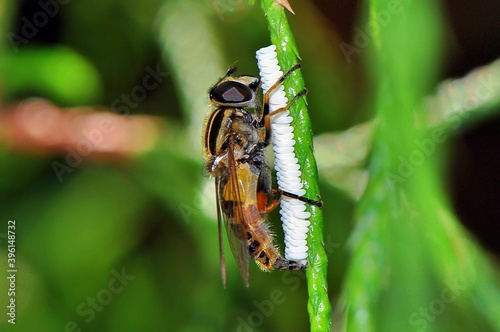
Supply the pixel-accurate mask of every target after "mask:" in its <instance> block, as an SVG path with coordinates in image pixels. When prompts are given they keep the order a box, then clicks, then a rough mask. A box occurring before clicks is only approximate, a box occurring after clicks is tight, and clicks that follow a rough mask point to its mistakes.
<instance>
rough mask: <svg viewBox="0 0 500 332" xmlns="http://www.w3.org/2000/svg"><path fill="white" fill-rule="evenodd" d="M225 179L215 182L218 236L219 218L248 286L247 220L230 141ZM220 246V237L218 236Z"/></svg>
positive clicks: (223, 267) (223, 265)
mask: <svg viewBox="0 0 500 332" xmlns="http://www.w3.org/2000/svg"><path fill="white" fill-rule="evenodd" d="M226 180H227V181H221V180H219V181H218V183H217V184H216V186H217V191H218V195H217V198H218V204H217V205H218V210H219V236H221V235H222V234H221V233H222V231H221V229H220V228H221V226H220V223H221V222H220V220H221V219H222V220H224V226H225V228H226V233H227V237H228V240H229V246H230V248H231V251H232V253H233V255H234V258H235V259H236V263H237V264H238V267H239V269H240V273H241V277H242V278H243V281H244V282H245V285H246V286H247V287H248V285H249V282H250V272H249V253H248V248H247V244H246V229H247V222H246V220H245V215H244V211H243V205H242V201H241V196H242V195H241V194H240V190H241V187H240V186H239V182H238V176H237V173H236V163H235V161H234V154H233V144H232V141H230V144H229V147H228V173H227V177H226ZM219 241H220V245H221V246H222V237H220V240H219ZM223 258H224V257H223V251H222V250H221V269H223V281H224V278H225V262H224V263H222V262H223V260H222V259H223Z"/></svg>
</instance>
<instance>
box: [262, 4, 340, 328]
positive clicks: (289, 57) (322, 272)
mask: <svg viewBox="0 0 500 332" xmlns="http://www.w3.org/2000/svg"><path fill="white" fill-rule="evenodd" d="M261 5H262V10H263V12H264V16H265V17H266V20H267V22H268V26H269V32H270V36H271V42H272V43H273V44H274V45H276V52H277V54H278V61H279V63H280V66H281V68H282V70H283V71H286V70H287V69H288V68H291V67H292V66H293V65H295V64H297V63H298V62H299V56H298V52H297V47H296V44H295V40H294V38H293V35H292V32H291V30H290V27H289V25H288V21H287V19H286V15H285V12H284V9H283V7H282V6H281V5H278V4H276V3H275V2H274V1H273V0H262V3H261ZM304 86H305V85H304V80H303V78H302V74H301V72H300V71H295V72H294V73H293V74H292V75H291V76H290V77H289V78H287V80H285V82H284V87H285V92H286V94H287V96H288V98H291V97H293V96H295V95H296V94H297V93H298V92H299V91H301V90H302V89H303V88H304ZM290 113H291V116H292V118H293V119H294V121H293V123H292V125H293V127H294V134H295V138H296V140H297V142H296V144H295V154H296V156H297V158H298V159H299V162H300V163H301V165H300V169H301V171H302V181H303V183H304V188H305V189H306V196H307V197H309V198H312V199H319V197H320V195H319V188H318V171H317V167H316V160H315V158H314V154H313V134H312V129H311V122H310V120H309V115H308V113H307V103H306V99H305V98H299V99H298V100H297V101H296V102H295V103H294V104H293V105H292V107H291V108H290ZM308 209H309V211H310V212H311V218H310V222H311V225H310V227H309V235H308V247H309V267H308V268H307V270H306V277H307V284H308V292H309V300H308V304H307V309H308V312H309V318H310V324H311V331H328V330H329V329H330V326H331V305H330V300H329V299H328V286H327V280H326V273H327V257H326V252H325V249H324V247H323V215H322V212H321V209H319V208H317V207H315V206H309V207H308Z"/></svg>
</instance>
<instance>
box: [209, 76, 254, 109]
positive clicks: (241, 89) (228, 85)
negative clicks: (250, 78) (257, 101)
mask: <svg viewBox="0 0 500 332" xmlns="http://www.w3.org/2000/svg"><path fill="white" fill-rule="evenodd" d="M254 96H255V93H254V91H253V90H252V89H251V88H250V87H249V86H248V85H245V84H242V83H239V82H234V81H228V82H223V83H220V84H219V85H217V86H216V87H214V88H213V89H212V91H210V99H211V100H212V101H214V102H217V103H221V104H245V103H247V102H249V101H252V100H253V99H254Z"/></svg>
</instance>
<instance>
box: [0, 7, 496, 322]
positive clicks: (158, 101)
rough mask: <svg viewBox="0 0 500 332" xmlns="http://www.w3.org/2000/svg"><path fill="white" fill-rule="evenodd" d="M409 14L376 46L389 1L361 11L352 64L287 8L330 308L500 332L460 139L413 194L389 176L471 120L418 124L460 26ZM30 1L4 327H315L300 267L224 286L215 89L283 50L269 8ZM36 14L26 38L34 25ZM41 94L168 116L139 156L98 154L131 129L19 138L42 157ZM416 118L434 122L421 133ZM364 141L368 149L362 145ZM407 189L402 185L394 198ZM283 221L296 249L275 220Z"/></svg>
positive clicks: (1, 98)
mask: <svg viewBox="0 0 500 332" xmlns="http://www.w3.org/2000/svg"><path fill="white" fill-rule="evenodd" d="M61 2H63V1H61ZM403 2H404V3H405V4H406V3H408V4H409V3H411V6H412V7H411V8H412V10H408V11H403V12H401V13H400V14H399V16H397V17H396V16H394V17H392V19H391V23H390V24H387V26H384V27H383V28H382V29H381V30H380V31H379V32H380V33H378V34H377V37H376V38H371V37H369V40H368V41H367V44H366V46H363V47H361V46H360V45H358V44H356V40H357V41H362V40H361V39H359V38H361V37H359V35H356V33H358V34H359V32H358V31H365V30H364V29H365V27H366V24H367V22H368V20H369V19H370V17H372V19H373V15H376V14H377V13H380V12H382V11H383V10H385V8H386V7H387V6H390V4H389V3H386V2H385V1H371V2H369V1H365V2H363V6H361V5H360V7H359V11H360V12H359V14H358V17H359V18H358V19H357V21H356V23H355V24H356V26H355V27H354V29H353V41H352V42H351V44H350V45H351V46H355V47H356V51H355V52H354V53H351V54H350V55H349V56H346V53H345V52H346V51H345V49H343V48H342V47H341V45H342V41H341V40H342V39H341V38H340V36H339V34H338V32H337V31H336V30H335V29H334V28H333V27H332V22H329V19H328V17H326V16H325V15H324V14H323V13H322V12H321V11H320V10H319V9H318V7H316V6H315V5H314V4H313V3H312V2H308V1H302V2H301V1H291V5H292V8H293V9H294V11H295V13H296V15H295V16H292V15H290V14H287V15H288V17H289V20H290V24H291V26H292V29H293V32H294V34H295V38H296V42H297V46H298V50H299V53H300V56H301V63H302V68H303V69H302V73H303V75H304V79H305V84H306V86H307V87H308V89H309V94H308V96H307V101H308V104H309V105H308V109H309V114H310V117H311V122H312V126H313V129H314V134H316V135H320V134H321V135H323V136H321V138H319V139H318V140H317V148H318V150H319V152H321V153H320V155H318V167H319V169H320V171H321V170H323V171H324V174H322V173H321V172H320V180H321V183H320V185H321V194H322V198H323V200H324V202H325V206H324V208H323V215H324V218H325V221H324V230H323V233H324V242H325V250H326V253H327V255H328V259H329V270H328V282H329V292H330V300H331V302H332V304H333V305H337V307H338V309H337V311H335V312H334V316H333V319H332V320H333V321H334V325H335V324H338V325H336V326H339V325H341V324H342V323H343V322H347V325H346V327H347V329H348V330H353V331H369V330H373V331H393V330H398V331H420V330H424V329H422V328H423V325H425V326H426V328H427V329H428V330H437V331H448V330H457V331H458V330H461V331H464V330H469V331H476V330H482V331H500V328H499V326H498V324H499V323H498V322H499V321H498V319H497V320H496V321H495V313H496V312H499V309H498V307H499V302H498V301H499V300H498V282H497V283H496V284H495V281H494V277H493V273H494V272H492V271H493V269H492V267H491V266H490V265H489V263H488V262H487V260H486V258H485V255H484V253H483V252H482V251H481V249H480V248H479V247H478V246H477V245H476V244H475V243H474V242H473V241H471V240H466V238H467V236H466V235H465V232H464V231H463V229H462V228H461V227H460V226H459V224H458V221H457V218H456V217H455V216H454V215H453V213H452V211H450V208H449V203H448V198H447V196H446V194H445V193H444V191H443V189H442V183H441V180H439V176H440V175H439V174H438V173H437V170H440V169H442V168H444V167H445V165H446V158H445V156H446V149H447V144H446V143H451V142H450V140H446V139H445V140H444V141H443V142H442V143H440V144H436V145H435V149H434V150H433V151H434V152H433V153H432V154H431V155H430V156H429V157H428V158H426V160H425V162H423V163H422V164H423V165H422V166H421V167H416V168H415V171H414V173H412V175H411V176H410V177H408V179H407V181H403V182H404V183H403V184H402V185H401V184H399V183H398V178H391V179H392V180H393V181H392V182H391V181H389V183H388V182H387V181H386V179H387V178H386V177H385V175H387V174H388V172H394V174H397V172H398V167H401V166H400V164H398V162H400V159H399V156H400V155H402V156H404V158H406V159H408V158H410V156H411V155H410V154H411V153H412V151H414V150H415V146H414V140H415V139H417V140H420V141H424V140H425V139H428V138H429V136H428V135H431V136H430V137H441V136H439V133H437V134H436V131H435V130H441V129H443V130H444V132H446V133H447V134H446V137H451V136H452V135H454V134H455V132H454V130H456V128H457V127H458V126H455V124H456V122H451V121H450V122H446V121H445V123H444V124H443V123H442V122H440V121H438V122H437V123H434V122H432V121H431V120H432V119H431V120H429V123H430V124H429V125H430V126H431V127H430V128H431V129H430V131H429V129H428V128H429V127H427V129H425V130H424V127H426V125H427V124H426V125H424V126H422V121H426V120H427V119H428V117H427V116H426V115H423V114H424V113H425V112H424V107H427V108H426V109H425V110H426V111H432V107H430V106H428V105H432V103H426V102H425V100H429V99H425V98H424V97H425V96H428V95H430V94H433V93H434V92H433V91H435V90H436V88H435V87H436V86H437V84H438V82H439V80H441V79H442V77H440V76H439V72H440V71H439V66H440V64H441V63H442V62H443V59H445V57H446V55H445V54H443V53H442V52H440V49H442V47H444V46H439V45H441V44H442V43H444V41H443V40H445V39H446V38H443V34H444V33H445V32H446V31H447V26H446V24H447V21H446V18H445V15H443V14H442V13H441V11H440V8H439V6H438V5H437V4H435V3H434V2H432V3H431V1H425V2H421V1H419V2H416V1H403ZM27 3H28V1H24V2H22V1H19V2H11V1H5V0H0V8H1V10H0V34H1V35H2V36H3V38H2V39H1V42H0V262H2V263H1V265H0V266H1V267H2V271H1V272H0V275H1V276H2V278H0V303H2V304H4V305H3V306H2V308H3V309H2V311H1V312H0V314H1V315H2V316H1V317H3V318H2V319H1V320H0V330H2V331H10V330H17V331H39V330H42V331H78V329H77V328H81V330H82V331H85V330H87V331H139V330H145V331H163V330H168V331H234V330H239V331H250V330H251V329H254V330H258V331H290V330H291V331H304V330H307V329H308V327H309V322H308V315H307V308H306V303H307V289H306V283H305V276H304V274H303V273H300V272H297V273H295V272H293V273H292V272H286V273H281V272H273V273H270V274H267V273H262V272H260V271H258V269H257V268H256V267H255V264H253V263H252V271H251V286H250V288H248V289H247V288H245V287H244V285H243V282H242V281H241V280H240V278H239V273H238V271H237V267H236V265H235V264H234V261H233V259H232V258H231V257H230V256H229V251H228V250H226V252H227V257H226V258H227V262H228V264H229V266H228V285H227V289H223V288H222V284H221V281H220V271H219V257H218V240H217V226H216V222H215V202H214V197H213V183H212V180H208V179H206V178H204V177H203V165H202V154H201V153H202V151H201V148H200V141H201V132H200V131H201V125H202V123H203V119H204V117H205V114H206V113H207V112H208V111H209V105H208V102H207V90H208V88H209V87H210V86H211V85H212V84H213V83H214V82H215V81H216V80H217V79H218V78H219V77H220V76H222V75H224V73H225V71H226V69H227V67H229V66H230V65H231V64H233V63H234V62H235V61H238V62H237V65H238V68H239V69H238V72H239V73H241V74H252V75H257V68H256V65H255V59H254V53H255V51H256V50H257V49H258V48H260V47H263V46H267V45H269V43H270V41H269V34H268V31H267V24H266V22H265V19H264V18H263V17H262V14H261V11H260V8H259V6H258V5H259V3H258V2H256V4H255V5H253V6H250V5H248V3H247V2H246V1H243V0H241V1H239V0H215V1H208V0H206V1H199V0H163V1H160V0H156V1H148V2H147V3H144V4H143V3H138V2H136V1H135V2H134V1H115V0H101V1H66V3H65V4H62V3H59V2H57V1H55V0H54V1H47V2H43V3H44V4H45V3H50V4H52V7H50V8H49V7H42V6H41V5H40V3H39V2H30V3H29V4H27ZM416 3H418V4H416ZM44 8H45V9H44ZM47 8H49V9H47ZM362 8H364V9H362ZM56 9H57V13H56V14H54V15H49V13H48V12H47V11H49V12H51V13H55V11H56ZM414 9H415V10H414ZM40 13H45V16H46V17H47V23H45V24H42V23H43V21H39V20H42V19H43V17H44V16H43V15H42V14H40ZM370 13H371V15H372V16H370ZM36 15H38V16H36ZM37 20H38V21H37ZM35 21H36V22H38V26H35V28H36V32H35V31H31V33H30V30H29V27H27V24H34V23H33V22H35ZM26 22H28V23H26ZM53 29H55V30H53ZM5 36H7V37H5ZM16 36H17V37H16ZM47 36H56V41H54V40H53V38H52V39H51V38H48V37H47ZM356 36H358V37H357V38H358V39H356ZM19 37H22V38H19ZM405 43H408V44H405ZM351 50H352V49H351ZM362 59H363V61H362ZM461 86H468V85H466V84H462V85H461ZM450 91H451V90H450ZM467 91H470V90H467ZM30 97H39V98H45V99H48V100H50V101H51V102H52V103H54V104H55V105H57V106H58V107H61V109H63V110H64V111H65V112H68V113H72V112H74V107H79V106H86V107H89V109H93V111H94V112H96V113H101V111H102V110H103V109H104V110H105V111H107V112H114V113H116V114H119V115H122V116H123V118H124V121H129V122H133V121H134V119H135V117H134V116H135V115H137V114H141V115H148V116H151V118H152V119H155V121H161V126H158V127H157V128H159V129H158V130H161V135H160V137H159V138H158V139H157V141H156V142H155V144H154V146H152V147H149V148H148V149H146V150H143V151H140V153H135V154H133V155H124V156H117V155H116V154H110V155H107V154H103V153H101V152H98V151H97V150H98V149H96V148H94V146H95V145H96V144H104V143H103V142H105V141H106V140H107V138H108V136H107V135H110V136H111V135H112V136H113V138H114V139H115V141H116V142H120V139H119V138H120V135H121V134H123V133H122V132H120V131H117V130H112V129H109V132H108V131H106V132H105V131H102V130H103V128H105V127H103V128H95V127H90V128H89V127H85V123H82V127H81V132H78V133H75V134H79V135H80V134H81V135H82V137H85V138H86V139H85V140H82V141H81V142H79V143H80V144H75V145H71V146H69V148H68V146H64V144H63V145H57V146H54V148H53V150H50V151H47V150H43V151H41V150H37V149H33V148H30V147H25V146H23V145H22V144H19V142H18V141H15V142H16V144H14V140H16V139H17V140H18V139H19V137H21V136H19V135H17V134H18V133H17V134H16V132H12V128H25V129H26V132H25V133H24V134H29V135H31V136H32V137H37V139H39V140H41V141H44V142H46V143H47V144H48V145H46V146H50V142H52V141H57V140H58V139H59V138H60V134H61V132H62V131H64V130H65V129H66V130H67V128H65V127H64V126H60V127H57V128H58V130H54V131H53V132H51V133H50V134H43V135H42V136H37V135H40V133H41V132H43V133H45V131H42V130H41V129H44V128H45V126H50V125H52V124H53V122H52V119H51V118H44V117H40V119H39V126H34V125H32V122H33V121H31V122H30V126H28V127H23V118H20V117H16V115H17V113H16V111H17V110H18V107H19V105H22V101H24V100H25V99H26V98H30ZM443 98H444V97H443ZM438 99H439V98H438V96H437V97H435V98H434V99H431V101H432V100H434V101H436V100H438ZM439 100H441V99H439ZM446 100H447V99H446V98H444V99H442V100H441V101H443V102H444V104H445V105H446V102H445V101H446ZM457 100H460V99H457ZM490 101H491V103H489V104H488V105H487V106H488V110H487V112H484V113H482V114H483V115H482V116H481V117H479V118H475V117H460V118H458V119H460V121H459V123H458V125H460V127H461V126H463V125H467V124H469V123H470V121H471V120H474V121H482V120H483V119H487V118H488V116H491V114H493V113H494V112H495V109H496V111H498V99H495V98H491V100H490ZM426 105H427V106H426ZM442 106H443V105H442V104H440V107H442ZM445 107H446V106H445ZM473 110H474V109H473ZM473 110H472V111H473ZM412 111H415V114H419V117H417V119H415V122H414V123H416V124H418V125H416V126H415V127H412V123H413V122H412ZM103 113H104V112H103ZM23 114H24V113H23ZM443 114H445V113H443ZM372 119H373V120H372ZM445 119H450V118H446V117H445ZM368 120H372V121H370V122H369V123H370V124H369V125H365V124H364V125H360V126H359V127H355V128H357V129H359V128H361V131H362V133H361V136H357V135H355V133H356V130H357V129H354V130H350V131H348V130H349V128H351V127H353V126H355V125H358V124H360V123H362V122H364V121H368ZM35 123H36V122H35ZM155 123H156V122H155ZM24 124H25V123H24ZM450 124H451V128H450ZM441 125H442V127H440V126H441ZM145 128H146V127H145ZM147 128H150V127H147ZM366 128H369V129H366ZM97 129H99V130H101V131H100V133H101V134H99V132H98V131H96V130H97ZM64 134H65V135H71V132H70V133H68V132H64ZM86 134H87V136H85V135H86ZM350 134H353V135H352V139H349V137H351V136H350ZM433 134H434V135H435V136H432V135H433ZM99 135H101V136H99ZM145 136H148V135H146V133H145ZM148 137H149V136H148ZM332 137H333V138H334V139H333V140H329V139H328V138H332ZM135 138H136V139H137V140H141V136H140V135H138V136H137V137H135ZM337 138H338V140H337ZM372 138H373V140H372ZM123 141H125V140H123ZM58 142H59V141H58ZM332 142H333V143H332ZM338 142H340V143H341V144H344V145H345V149H344V150H345V151H346V152H348V153H347V155H344V156H333V157H332V156H331V155H328V151H330V152H331V153H333V151H335V152H336V153H341V152H342V149H341V148H339V146H332V144H337V143H338ZM372 144H373V146H372ZM358 147H359V148H360V149H362V153H361V154H360V155H359V154H356V153H353V150H354V149H356V151H357V149H358ZM79 148H80V150H78V149H79ZM85 149H86V150H85ZM81 152H85V153H81ZM78 156H79V157H80V158H78ZM332 158H333V159H332ZM337 162H338V163H337ZM336 163H337V164H336ZM332 165H333V166H340V167H341V168H342V171H343V173H341V175H339V173H338V172H335V171H338V169H337V170H333V166H332ZM330 166H332V167H330ZM57 167H59V168H57ZM61 167H62V168H61ZM403 167H404V166H403ZM57 172H59V173H57ZM58 174H59V176H58ZM342 174H347V175H345V176H343V175H342ZM347 178H351V179H352V180H349V181H348V180H347ZM335 179H337V180H338V181H336V180H335ZM405 179H406V178H405ZM394 181H395V182H396V189H394V187H392V186H389V184H390V183H393V182H394ZM367 183H368V184H367ZM366 185H367V186H368V187H367V190H366V191H364V189H365V186H366ZM359 200H360V201H359ZM14 219H15V220H16V230H15V232H16V242H15V243H16V268H17V273H16V296H15V299H16V304H17V306H16V325H15V326H13V325H11V324H9V323H7V321H6V317H7V315H6V304H7V303H8V300H9V296H8V295H7V290H8V287H9V285H8V283H7V279H6V274H7V272H6V270H7V269H6V268H5V266H6V265H5V262H6V258H7V221H8V220H14ZM269 219H270V221H271V223H272V224H273V225H274V227H273V228H274V229H275V230H276V232H277V233H278V234H277V237H278V240H279V241H281V235H280V230H279V225H278V219H279V218H278V215H277V214H275V213H273V214H271V216H270V218H269ZM354 229H356V230H355V231H354V232H353V230H354ZM352 234H353V235H352ZM348 241H350V242H348ZM348 243H349V245H348ZM226 245H227V243H226ZM461 278H463V279H461ZM497 281H498V280H497ZM453 286H455V288H454V290H456V292H453V289H451V292H453V294H451V293H450V291H449V289H450V287H453ZM341 294H343V298H342V299H343V301H341V300H339V299H340V296H341ZM443 294H444V295H443ZM452 295H455V297H453V299H451V298H450V297H451V296H452ZM443 296H445V298H444V299H443ZM445 300H449V301H448V302H446V301H445ZM344 305H345V307H344ZM441 305H443V307H442V308H441ZM421 308H422V309H421ZM421 310H427V312H428V314H427V315H428V316H425V315H426V314H424V313H423V312H422V311H421ZM437 312H438V313H437ZM344 315H345V316H344ZM345 319H347V320H345Z"/></svg>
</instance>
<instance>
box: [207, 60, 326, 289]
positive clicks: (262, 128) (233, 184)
mask: <svg viewBox="0 0 500 332" xmlns="http://www.w3.org/2000/svg"><path fill="white" fill-rule="evenodd" d="M298 68H300V65H296V66H294V67H292V68H291V69H290V70H288V71H287V72H286V73H285V74H283V75H282V76H281V77H280V78H279V79H278V80H277V82H276V83H275V84H274V85H273V86H272V87H271V88H270V89H269V90H268V91H267V92H266V93H265V94H264V96H263V100H264V101H263V110H262V109H261V106H260V103H259V102H258V100H257V96H258V91H259V89H260V86H261V82H260V80H259V79H258V78H256V77H253V76H247V75H244V76H238V77H234V76H232V74H233V73H234V72H235V71H236V67H231V68H230V69H229V70H228V71H227V73H226V75H225V76H224V77H222V78H221V79H220V80H219V81H218V82H217V83H216V84H215V85H214V86H213V87H212V88H211V89H210V91H209V98H210V101H211V103H212V104H213V106H214V110H213V111H212V112H211V113H209V115H208V117H207V119H206V121H205V125H204V131H203V149H204V157H205V167H206V171H207V172H208V174H209V175H212V176H214V177H215V190H216V197H217V215H218V233H219V250H220V251H219V252H220V259H221V273H222V282H223V284H224V287H225V285H226V264H225V258H224V249H223V238H222V220H223V221H224V226H225V228H226V233H227V235H228V238H229V244H230V247H231V251H232V253H233V255H234V257H235V259H236V261H237V263H238V267H239V269H240V272H241V276H242V278H243V280H244V282H245V284H246V286H247V287H248V285H249V256H252V257H253V258H254V259H255V262H256V263H257V265H258V266H259V268H260V269H261V270H263V271H271V270H273V269H279V270H302V269H305V268H306V267H307V263H302V262H300V261H295V260H287V259H285V258H284V257H283V256H282V255H281V254H280V252H279V250H278V249H277V247H276V245H275V243H274V237H273V234H272V233H271V231H270V230H269V228H268V225H267V224H266V220H265V216H266V214H268V213H269V212H270V211H271V210H272V209H274V208H275V207H276V206H277V205H278V203H279V196H280V195H286V196H290V197H292V198H296V199H300V200H302V201H305V202H307V203H311V204H315V205H318V206H320V205H319V204H320V202H316V201H313V200H310V199H307V198H304V197H300V196H297V195H294V194H291V193H287V192H283V191H280V190H273V189H272V178H271V170H270V169H269V167H268V165H267V163H266V158H265V155H264V151H263V149H264V148H265V147H266V146H268V145H269V143H270V139H271V121H270V117H271V116H272V115H274V114H277V113H280V112H284V111H286V110H287V109H288V108H289V107H290V106H291V105H292V104H293V103H294V102H295V100H297V99H298V98H300V97H301V96H303V95H304V94H306V93H307V90H306V89H304V90H302V91H300V92H299V93H298V94H297V95H296V96H295V97H294V98H293V99H292V100H291V101H290V102H289V103H288V104H287V105H286V107H284V108H281V109H278V110H276V111H273V112H272V113H269V95H270V94H271V93H272V92H273V90H275V89H276V88H277V87H279V86H280V84H281V83H282V82H283V81H284V80H285V78H286V77H287V76H288V75H290V73H292V72H293V71H294V70H296V69H298ZM249 110H253V112H249Z"/></svg>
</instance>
